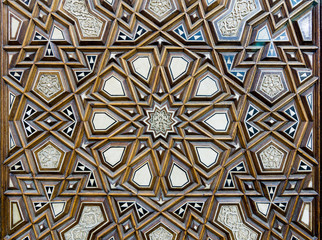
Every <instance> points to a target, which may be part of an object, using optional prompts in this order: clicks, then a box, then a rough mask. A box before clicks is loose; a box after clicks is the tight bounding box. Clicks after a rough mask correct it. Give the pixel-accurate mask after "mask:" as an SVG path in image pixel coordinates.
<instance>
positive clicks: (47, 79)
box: [34, 72, 64, 102]
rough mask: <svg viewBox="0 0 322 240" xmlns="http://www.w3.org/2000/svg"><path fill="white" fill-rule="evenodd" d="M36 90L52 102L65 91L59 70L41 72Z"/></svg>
mask: <svg viewBox="0 0 322 240" xmlns="http://www.w3.org/2000/svg"><path fill="white" fill-rule="evenodd" d="M34 91H35V92H36V93H37V94H38V95H40V96H41V97H42V98H43V99H44V100H46V101H47V102H50V101H51V100H53V99H54V98H56V97H57V96H58V95H60V94H61V93H62V92H63V91H64V87H63V84H62V80H61V77H60V74H59V72H48V73H47V72H41V73H39V74H38V77H37V80H36V83H35V86H34Z"/></svg>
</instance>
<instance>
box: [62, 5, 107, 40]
mask: <svg viewBox="0 0 322 240" xmlns="http://www.w3.org/2000/svg"><path fill="white" fill-rule="evenodd" d="M86 2H87V1H85V0H66V1H65V3H64V5H63V8H64V10H65V11H67V12H68V13H69V14H71V15H72V16H73V17H74V18H75V20H76V21H77V23H78V26H79V29H80V31H81V33H82V35H83V36H84V37H88V38H97V37H99V36H100V34H101V31H102V28H103V22H102V21H101V20H100V19H99V18H97V17H96V16H94V15H93V14H91V13H90V11H89V8H88V7H87V4H86Z"/></svg>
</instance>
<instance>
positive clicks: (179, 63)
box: [169, 57, 189, 81]
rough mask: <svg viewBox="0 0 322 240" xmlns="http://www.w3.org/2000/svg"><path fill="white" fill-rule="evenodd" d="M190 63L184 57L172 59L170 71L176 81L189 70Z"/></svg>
mask: <svg viewBox="0 0 322 240" xmlns="http://www.w3.org/2000/svg"><path fill="white" fill-rule="evenodd" d="M188 65H189V61H187V60H186V59H185V58H183V57H171V60H170V64H169V70H170V73H171V77H172V79H173V80H174V81H175V80H177V79H178V78H179V77H181V76H182V75H183V74H184V73H185V72H186V71H187V69H188Z"/></svg>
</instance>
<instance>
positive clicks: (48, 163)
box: [34, 141, 65, 171]
mask: <svg viewBox="0 0 322 240" xmlns="http://www.w3.org/2000/svg"><path fill="white" fill-rule="evenodd" d="M34 155H35V157H36V160H37V164H38V166H39V169H40V170H46V171H55V170H59V169H60V167H61V165H62V160H63V158H64V155H65V152H63V151H62V150H61V149H60V148H58V147H56V145H55V144H54V143H52V142H50V141H49V142H47V143H46V144H44V145H43V146H41V147H40V148H38V149H37V150H36V151H35V152H34Z"/></svg>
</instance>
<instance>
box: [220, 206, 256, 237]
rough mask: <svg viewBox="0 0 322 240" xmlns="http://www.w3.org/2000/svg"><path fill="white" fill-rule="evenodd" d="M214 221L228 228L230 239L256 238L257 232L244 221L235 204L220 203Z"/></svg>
mask: <svg viewBox="0 0 322 240" xmlns="http://www.w3.org/2000/svg"><path fill="white" fill-rule="evenodd" d="M216 221H217V222H219V223H221V224H222V225H223V226H224V227H225V228H227V229H229V232H230V235H231V237H232V239H235V240H241V239H247V240H257V239H258V233H256V232H255V231H254V230H253V229H251V228H249V227H248V226H247V225H246V224H245V223H244V221H243V218H242V217H241V214H240V210H239V209H238V206H237V205H222V206H221V207H220V211H219V214H218V216H217V219H216Z"/></svg>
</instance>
